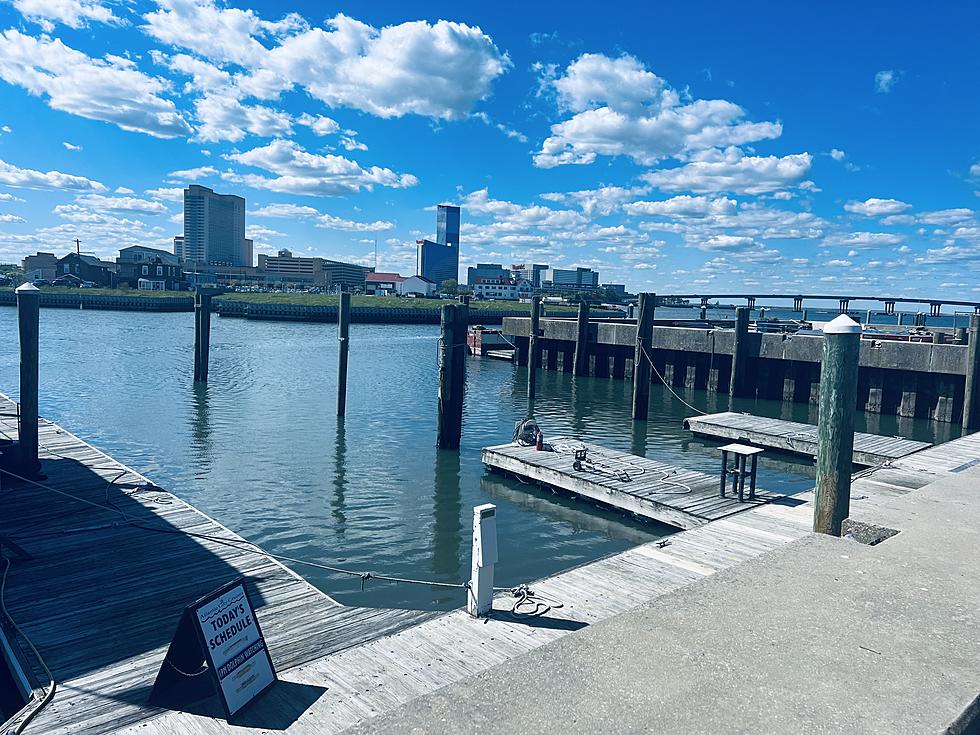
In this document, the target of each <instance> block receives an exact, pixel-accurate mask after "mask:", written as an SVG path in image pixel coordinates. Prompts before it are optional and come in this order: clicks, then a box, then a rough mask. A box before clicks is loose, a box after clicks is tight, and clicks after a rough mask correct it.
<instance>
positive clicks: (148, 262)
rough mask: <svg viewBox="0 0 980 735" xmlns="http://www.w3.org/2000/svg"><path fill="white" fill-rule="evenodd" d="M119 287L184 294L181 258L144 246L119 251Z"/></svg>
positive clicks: (184, 282) (185, 285)
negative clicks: (180, 292) (181, 292)
mask: <svg viewBox="0 0 980 735" xmlns="http://www.w3.org/2000/svg"><path fill="white" fill-rule="evenodd" d="M116 267H117V268H118V270H119V273H118V282H119V285H120V286H122V285H125V286H128V287H129V288H135V289H139V290H140V291H183V290H185V289H186V288H187V283H186V279H185V277H184V269H183V266H182V265H181V262H180V259H179V258H178V257H177V256H176V255H174V254H173V253H170V252H167V251H166V250H159V249H157V248H148V247H145V246H143V245H133V246H131V247H128V248H123V249H122V250H120V251H119V257H118V258H116Z"/></svg>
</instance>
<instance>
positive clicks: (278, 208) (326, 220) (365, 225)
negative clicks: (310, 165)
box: [251, 202, 395, 232]
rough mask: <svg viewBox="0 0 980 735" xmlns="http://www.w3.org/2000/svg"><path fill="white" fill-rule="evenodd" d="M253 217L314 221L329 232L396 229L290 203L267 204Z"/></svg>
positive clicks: (387, 225)
mask: <svg viewBox="0 0 980 735" xmlns="http://www.w3.org/2000/svg"><path fill="white" fill-rule="evenodd" d="M251 214H252V216H253V217H282V218H287V219H308V220H314V221H315V223H316V226H317V227H322V228H324V229H328V230H344V231H346V232H382V231H384V230H391V229H394V227H395V225H394V223H392V222H385V221H384V220H376V221H374V222H356V221H354V220H349V219H344V218H343V217H337V216H335V215H332V214H325V213H323V212H321V211H320V210H318V209H315V208H314V207H307V206H302V205H299V204H290V203H288V202H284V203H276V204H267V205H266V206H264V207H260V208H259V209H256V210H255V211H254V212H252V213H251Z"/></svg>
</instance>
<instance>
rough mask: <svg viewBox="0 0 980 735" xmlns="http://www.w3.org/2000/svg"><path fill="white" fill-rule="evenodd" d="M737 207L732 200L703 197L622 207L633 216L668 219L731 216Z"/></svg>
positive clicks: (676, 198) (674, 198)
mask: <svg viewBox="0 0 980 735" xmlns="http://www.w3.org/2000/svg"><path fill="white" fill-rule="evenodd" d="M737 205H738V202H736V201H735V200H734V199H729V198H727V197H719V198H716V199H712V198H709V197H705V196H688V195H686V194H682V195H680V196H676V197H673V198H671V199H666V200H664V201H659V202H633V203H631V204H626V205H624V207H623V209H625V210H626V212H627V213H628V214H633V215H643V216H650V215H665V216H669V217H708V216H715V215H723V214H732V213H733V212H734V211H735V207H736V206H737Z"/></svg>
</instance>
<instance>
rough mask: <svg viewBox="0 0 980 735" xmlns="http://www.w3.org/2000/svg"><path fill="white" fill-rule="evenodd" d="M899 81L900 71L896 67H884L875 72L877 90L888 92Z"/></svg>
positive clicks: (880, 92) (883, 92)
mask: <svg viewBox="0 0 980 735" xmlns="http://www.w3.org/2000/svg"><path fill="white" fill-rule="evenodd" d="M897 81H898V72H896V71H895V70H894V69H883V70H882V71H879V72H876V73H875V92H878V93H879V94H888V93H889V92H891V91H892V87H893V86H895V82H897Z"/></svg>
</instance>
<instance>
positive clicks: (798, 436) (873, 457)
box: [684, 411, 932, 467]
mask: <svg viewBox="0 0 980 735" xmlns="http://www.w3.org/2000/svg"><path fill="white" fill-rule="evenodd" d="M684 428H685V429H690V430H691V432H692V433H694V434H698V435H700V436H707V437H711V438H712V439H721V440H726V441H729V440H733V441H740V442H746V443H749V444H753V445H755V446H757V447H766V448H767V449H780V450H782V451H784V452H792V453H793V454H802V455H805V456H808V457H813V456H815V455H816V453H817V427H816V426H814V425H813V424H801V423H797V422H796V421H783V420H782V419H770V418H766V417H764V416H753V415H751V414H746V413H734V412H732V411H725V412H724V413H712V414H708V415H707V416H694V417H691V418H687V419H684ZM931 446H932V445H931V444H929V442H919V441H912V440H911V439H903V438H902V437H897V436H896V437H893V436H879V435H878V434H862V433H860V432H854V456H853V460H852V461H853V462H854V464H858V465H866V466H868V467H876V466H878V465H881V464H885V463H887V462H891V461H893V460H896V459H900V458H902V457H907V456H908V455H910V454H914V453H915V452H919V451H922V450H923V449H928V448H929V447H931Z"/></svg>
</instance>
